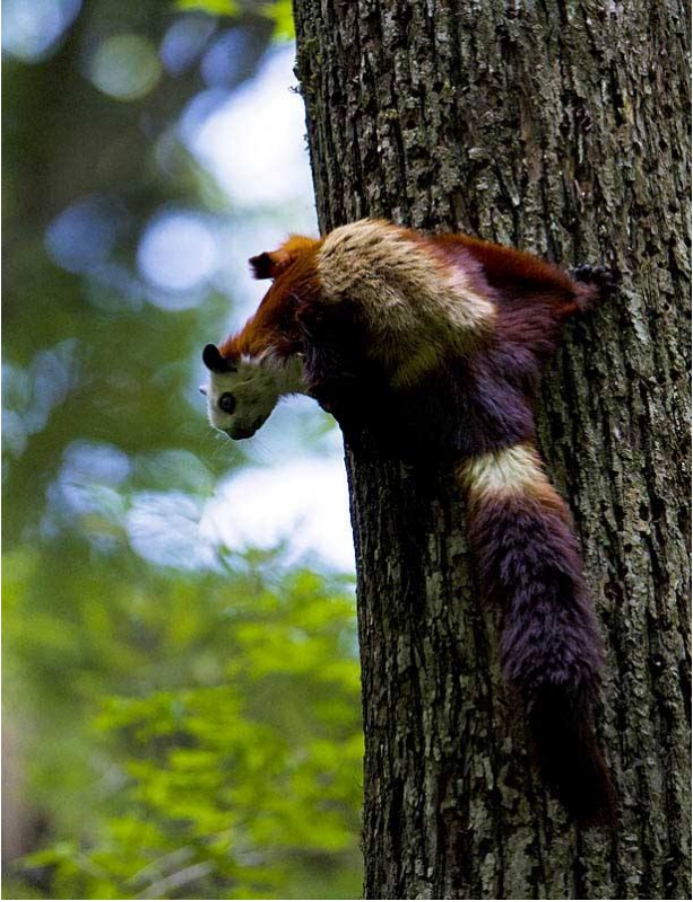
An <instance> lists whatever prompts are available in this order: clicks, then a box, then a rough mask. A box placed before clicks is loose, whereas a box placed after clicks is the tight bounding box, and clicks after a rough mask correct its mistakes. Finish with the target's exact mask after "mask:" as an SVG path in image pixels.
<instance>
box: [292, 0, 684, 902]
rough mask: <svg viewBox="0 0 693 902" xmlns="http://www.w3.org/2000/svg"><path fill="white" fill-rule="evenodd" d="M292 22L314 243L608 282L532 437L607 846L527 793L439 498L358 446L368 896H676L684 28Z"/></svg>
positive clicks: (676, 23)
mask: <svg viewBox="0 0 693 902" xmlns="http://www.w3.org/2000/svg"><path fill="white" fill-rule="evenodd" d="M294 5H295V14H296V22H297V34H298V72H299V77H300V81H301V85H302V90H303V94H304V97H305V101H306V108H307V120H308V134H309V143H310V150H311V157H312V165H313V172H314V177H315V185H316V193H317V200H318V212H319V219H320V225H321V229H322V231H323V232H325V231H328V230H330V229H332V228H333V227H335V226H337V225H340V224H342V223H345V222H348V221H352V220H355V219H358V218H359V217H362V216H367V215H370V216H385V217H389V218H392V219H394V220H395V221H397V222H401V223H405V224H407V225H411V226H415V227H419V228H427V229H448V230H455V229H458V230H466V231H469V232H472V233H477V234H479V235H481V236H482V237H485V238H489V239H492V240H496V241H499V242H502V243H508V244H511V245H515V246H518V247H521V248H525V249H528V250H532V251H534V252H537V253H539V254H541V255H543V256H545V257H547V258H548V259H551V260H555V261H557V262H559V263H560V264H562V265H563V266H566V267H569V266H571V265H573V264H575V263H576V262H580V261H590V262H595V263H596V262H600V261H605V262H607V263H608V264H610V265H612V266H615V267H616V268H617V269H618V271H619V272H620V273H621V275H622V282H621V291H620V293H619V295H618V297H617V298H616V299H615V300H614V301H613V302H612V303H610V304H609V305H608V306H606V307H605V308H603V309H602V310H600V311H599V312H598V313H597V314H596V315H595V316H593V317H592V318H591V319H589V320H585V321H584V322H581V323H579V324H577V325H576V326H574V327H573V328H572V329H571V330H570V331H569V336H568V341H567V345H566V347H565V349H564V350H563V351H562V352H561V353H560V354H559V357H558V359H557V361H556V362H555V364H554V366H553V367H552V369H551V371H550V373H549V374H548V376H547V378H546V380H545V387H544V392H543V402H542V406H541V429H540V431H541V443H542V446H543V451H544V453H545V455H546V457H547V459H548V461H549V465H550V470H551V472H552V475H553V477H554V478H555V479H556V481H557V483H558V485H559V486H560V487H561V489H562V491H563V493H564V495H565V496H566V497H567V499H568V500H569V503H570V505H571V508H572V510H573V513H574V516H575V521H576V527H577V531H578V535H579V538H580V541H581V544H582V548H583V553H584V558H585V564H586V570H587V574H588V578H589V580H590V584H591V588H592V592H593V595H594V598H595V601H596V604H597V607H598V611H599V614H600V617H601V623H602V628H603V632H604V635H605V638H606V642H607V647H608V657H607V667H606V685H605V702H606V707H605V712H604V716H603V718H602V719H601V733H602V741H603V745H604V747H605V749H606V752H607V756H608V759H609V763H610V765H611V768H612V770H613V774H614V778H615V783H616V788H617V793H618V797H619V802H620V821H619V826H618V829H617V831H616V832H615V833H613V835H611V834H607V833H603V832H599V831H594V830H592V831H578V830H577V829H576V828H575V827H574V826H572V825H571V824H570V823H569V822H567V820H566V817H565V815H564V812H563V811H562V810H561V809H560V808H559V807H558V806H557V805H556V803H555V802H554V801H553V800H552V799H550V798H548V797H547V796H546V794H545V793H544V791H543V789H542V787H541V786H540V785H538V783H537V780H536V778H535V777H534V776H533V775H532V773H531V771H530V768H529V766H528V759H527V753H526V743H525V737H524V735H523V726H522V724H521V723H519V722H518V718H517V717H515V716H514V715H515V712H514V711H513V710H511V708H510V707H509V703H508V698H507V695H506V692H505V689H504V687H503V685H502V681H501V679H500V675H499V668H498V651H497V648H498V641H497V639H498V630H497V627H498V623H497V614H496V613H494V612H491V611H489V610H486V609H484V607H483V606H482V605H481V604H480V601H479V594H478V592H477V589H476V584H475V580H474V576H473V571H472V568H471V567H469V566H468V560H467V549H466V544H465V537H464V535H463V532H462V528H461V524H462V523H463V509H462V503H461V501H460V499H459V498H458V497H457V494H456V493H455V492H454V491H453V490H452V480H451V474H450V473H449V472H441V473H439V474H438V475H437V477H436V478H435V479H434V480H433V481H431V479H430V478H427V479H424V478H422V474H421V473H419V472H417V471H416V470H415V469H414V468H412V467H411V466H408V465H405V464H403V463H401V462H398V461H396V460H394V461H393V460H376V461H374V460H372V459H369V458H367V457H366V455H362V454H359V453H357V452H355V451H354V449H351V448H347V469H348V472H349V479H350V491H351V503H352V519H353V525H354V532H355V537H356V548H357V562H358V589H359V592H358V594H359V604H358V607H359V631H360V642H361V661H362V677H363V706H364V721H365V737H366V758H365V812H364V849H365V863H366V880H365V893H366V896H367V897H383V898H427V897H429V898H430V897H432V898H687V897H688V895H689V886H688V874H689V866H688V861H687V856H688V849H689V843H688V839H687V836H688V813H689V810H690V806H689V804H688V799H689V773H690V768H689V762H688V749H689V725H688V720H687V718H688V714H689V710H690V709H689V698H690V695H689V673H690V668H689V660H690V657H689V652H688V646H687V641H688V635H687V627H688V623H689V616H688V609H687V599H688V585H689V583H688V557H687V550H686V545H685V537H686V536H687V535H688V534H689V506H688V481H687V478H686V474H687V464H688V457H687V444H686V442H687V431H686V426H685V418H684V412H683V406H684V404H685V398H686V397H687V391H686V373H687V370H688V359H687V354H688V347H689V341H688V329H687V324H688V314H687V309H686V303H687V299H688V297H689V289H688V281H687V261H688V247H689V241H688V234H687V227H688V222H689V220H688V216H687V213H686V210H685V209H684V204H683V200H682V199H683V198H686V197H688V196H689V186H688V181H687V171H688V170H687V164H688V153H687V138H688V134H689V129H688V125H687V123H688V109H689V105H688V96H687V81H686V71H687V70H686V65H685V60H686V51H687V46H686V39H687V36H688V34H689V26H688V22H687V8H686V5H685V4H684V3H682V2H672V3H667V4H663V3H655V4H651V3H649V2H646V0H636V2H634V3H632V4H628V6H627V7H625V6H623V5H621V4H602V3H600V2H593V0H569V2H567V3H561V4H525V3H510V4H508V3H505V2H500V0H498V2H496V0H493V2H489V3H485V4H478V3H472V2H464V0H429V2H427V3H410V2H408V0H380V2H378V3H375V2H370V0H362V2H358V3H342V4H324V3H322V2H319V0H295V4H294Z"/></svg>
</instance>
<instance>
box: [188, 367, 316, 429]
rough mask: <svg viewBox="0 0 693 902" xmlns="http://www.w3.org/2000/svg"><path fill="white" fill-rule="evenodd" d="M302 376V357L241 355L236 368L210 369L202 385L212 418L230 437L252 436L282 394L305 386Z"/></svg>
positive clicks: (211, 420) (208, 411)
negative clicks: (299, 359) (243, 356)
mask: <svg viewBox="0 0 693 902" xmlns="http://www.w3.org/2000/svg"><path fill="white" fill-rule="evenodd" d="M301 376H302V366H301V364H300V362H299V361H297V360H296V359H294V360H291V361H284V362H280V361H278V360H276V359H275V358H273V357H271V356H268V357H259V358H257V357H256V358H249V357H245V358H241V360H239V362H238V365H237V369H236V370H235V371H233V372H228V373H215V372H210V374H209V384H208V385H207V386H206V387H205V388H203V391H204V393H205V394H206V395H207V413H208V416H209V422H210V423H211V424H212V426H214V428H215V429H219V430H220V431H221V432H225V433H226V434H227V435H228V436H229V438H232V439H243V438H250V436H251V435H255V433H256V432H257V431H258V429H259V428H260V427H261V426H262V425H263V424H264V422H265V421H266V420H267V418H268V417H269V415H270V414H271V413H272V411H273V410H274V408H275V407H276V405H277V401H278V400H279V398H280V397H281V396H282V395H284V394H288V393H290V392H300V391H301V390H302V379H301Z"/></svg>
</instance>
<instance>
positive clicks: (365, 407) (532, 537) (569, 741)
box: [220, 223, 613, 823]
mask: <svg viewBox="0 0 693 902" xmlns="http://www.w3.org/2000/svg"><path fill="white" fill-rule="evenodd" d="M361 225H363V224H361ZM376 225H378V224H376ZM379 225H382V228H383V229H393V228H394V227H393V226H391V225H390V224H388V223H381V224H379ZM399 234H400V236H401V237H402V238H404V239H405V240H407V241H410V242H412V243H414V244H415V245H416V246H417V248H419V249H424V250H425V251H426V252H427V253H429V254H431V255H432V256H434V257H435V258H436V259H437V261H440V260H441V259H442V260H444V261H445V262H446V263H447V264H448V265H449V266H450V267H451V269H457V270H458V272H459V273H461V274H462V275H463V278H462V279H461V282H462V284H463V285H464V289H465V291H469V292H471V293H473V295H475V296H476V297H477V300H478V299H479V298H481V299H483V301H484V302H486V301H490V302H491V304H492V305H493V307H492V308H491V312H492V316H490V317H489V320H488V322H489V324H490V331H489V332H488V333H484V336H483V341H479V342H478V343H476V344H470V346H469V352H468V353H463V352H460V351H459V345H456V344H455V343H454V342H453V341H451V343H450V348H449V350H448V352H447V356H445V354H442V355H440V356H438V357H437V358H436V356H435V355H433V358H432V359H433V360H434V361H436V359H437V360H438V361H439V363H440V365H439V366H437V367H434V368H433V371H425V372H424V373H423V376H422V378H421V380H419V382H417V383H416V384H410V385H407V386H406V388H404V389H403V388H401V387H400V388H397V387H393V385H392V384H391V383H390V382H388V380H387V378H386V376H384V375H383V374H385V373H387V372H388V371H387V369H386V367H384V366H382V367H381V368H380V369H379V368H378V363H379V361H380V358H382V359H383V360H384V359H385V357H386V355H390V357H392V356H393V355H394V356H395V357H396V356H397V351H398V350H399V353H400V356H405V355H406V353H407V344H406V339H407V337H408V336H407V335H406V334H404V335H403V339H402V341H401V343H397V342H392V346H391V347H387V348H385V347H383V346H382V343H381V344H380V345H378V343H377V341H375V340H374V339H373V332H372V331H371V332H369V331H368V329H367V328H366V327H364V326H363V323H362V322H361V320H360V319H359V317H358V314H357V313H355V311H356V310H357V307H358V304H357V303H356V301H358V298H353V300H354V302H355V303H353V304H352V303H350V302H349V301H350V300H352V299H351V298H349V299H347V300H346V301H344V302H343V303H336V304H330V303H329V302H328V303H326V302H325V298H323V297H322V291H323V289H322V285H321V282H320V275H319V269H318V252H319V250H320V248H321V246H322V243H323V242H322V241H317V240H313V239H309V238H303V237H302V236H292V237H291V238H290V239H289V240H288V241H286V242H285V243H284V244H283V245H282V246H281V247H280V248H279V249H278V250H277V251H273V252H271V253H265V254H261V255H260V256H259V257H256V258H253V260H252V261H251V265H252V266H253V268H254V270H255V273H256V275H257V276H258V277H259V278H274V283H273V284H272V286H271V287H270V289H269V291H268V292H267V294H266V295H265V298H264V299H263V301H262V303H261V304H260V307H259V309H258V311H257V313H256V314H255V316H254V317H253V318H252V319H251V320H250V321H249V322H248V323H247V324H246V325H245V327H244V328H243V329H242V330H241V331H240V332H239V333H238V334H237V335H235V336H232V337H231V338H229V339H228V340H227V341H226V342H225V343H224V344H223V345H222V346H221V348H220V350H221V353H222V355H223V356H224V357H226V358H237V357H239V356H240V355H248V356H251V357H257V356H260V355H262V354H264V353H266V352H270V351H271V352H272V353H274V354H276V355H277V356H279V357H289V356H291V355H294V354H297V353H299V352H301V353H303V354H304V357H303V360H302V364H303V372H304V379H305V385H306V386H307V388H308V390H309V391H310V392H311V393H313V394H314V395H315V396H316V397H317V398H319V400H320V401H321V403H322V404H323V406H325V407H326V408H328V409H331V410H333V412H335V415H336V416H337V418H338V420H339V422H340V425H341V426H342V428H343V429H344V430H345V433H347V434H348V435H349V440H350V442H352V444H353V442H354V441H358V438H359V430H360V429H365V430H366V431H368V430H369V429H370V431H371V432H372V433H373V435H375V436H376V437H377V438H378V440H380V437H381V436H382V437H384V440H383V448H387V447H395V448H396V449H398V453H400V454H402V455H404V454H405V453H406V451H407V449H424V450H425V452H426V453H428V454H430V455H431V456H435V455H436V454H438V455H441V456H447V457H448V459H449V457H450V456H452V457H453V458H454V459H456V460H457V461H478V459H479V457H480V456H481V455H485V454H489V453H493V454H495V453H497V452H500V453H503V451H507V450H508V449H513V448H515V447H516V446H518V445H519V444H522V445H524V446H526V447H527V448H531V447H533V443H534V431H535V426H534V411H533V402H534V399H535V397H536V391H537V386H538V383H539V378H540V376H541V373H542V370H543V368H544V366H545V364H546V363H547V361H548V360H549V359H550V357H551V355H552V354H553V352H554V351H555V349H556V348H557V346H558V344H559V342H560V339H561V332H562V327H563V323H564V321H565V319H566V318H567V317H569V316H571V315H572V314H574V313H576V312H578V311H580V310H584V309H587V308H588V307H590V306H591V305H592V304H593V303H594V301H595V300H597V299H598V298H599V297H600V296H601V294H602V292H603V291H606V290H608V285H609V283H608V276H607V274H606V273H605V271H604V270H594V269H593V268H591V267H584V268H583V269H582V270H579V271H578V272H577V273H576V275H575V279H571V278H570V276H569V275H567V274H566V273H565V272H563V271H562V270H560V269H558V268H557V267H555V266H553V265H551V264H549V263H545V262H543V261H542V260H538V259H537V258H535V257H532V256H530V255H528V254H525V253H521V252H520V251H516V250H514V249H512V248H506V247H500V246H498V245H495V244H491V243H489V242H486V241H481V240H479V239H477V238H470V237H467V236H463V235H440V236H433V237H426V236H423V235H421V234H419V233H417V232H412V231H409V230H399ZM355 253H359V251H358V248H356V250H355ZM366 259H367V258H366ZM343 265H344V264H343ZM424 271H425V268H424ZM431 271H432V272H433V273H434V274H433V275H432V276H431V278H432V279H437V278H438V272H440V273H441V277H442V278H445V276H446V273H445V269H444V268H443V267H433V268H432V270H431ZM323 273H324V277H325V282H326V283H327V281H328V274H327V272H326V271H324V270H323ZM369 278H370V273H368V272H367V273H366V275H365V281H366V282H368V280H369ZM381 278H383V279H387V276H384V277H382V276H381ZM360 284H361V283H360V282H359V281H357V280H354V286H355V287H354V289H353V291H354V293H355V294H357V295H358V293H359V285H360ZM427 285H428V283H427ZM435 287H436V289H437V285H436V286H435ZM350 290H351V289H350ZM369 291H370V298H371V300H370V303H371V306H372V307H375V308H376V316H378V315H380V308H378V307H377V303H378V298H379V294H378V291H377V290H376V291H373V283H372V282H371V283H370V284H369ZM469 297H470V295H469V294H467V295H466V297H465V295H464V292H461V294H460V303H461V304H464V303H469ZM373 298H375V302H374V301H373V300H372V299H373ZM328 300H329V299H328ZM404 300H406V301H409V302H411V304H412V307H411V308H409V309H408V311H407V312H408V313H410V314H411V313H412V311H415V310H416V302H417V298H416V297H411V298H410V297H407V298H405V299H404ZM418 300H419V301H420V298H419V299H418ZM473 300H474V298H473V297H472V302H473ZM487 306H490V305H487ZM494 307H495V310H494V309H493V308H494ZM389 315H392V314H391V312H390V314H389ZM440 316H441V319H442V320H444V322H445V324H446V326H447V327H448V329H449V330H450V331H454V329H459V326H458V325H457V324H455V323H453V322H452V319H453V318H452V317H450V313H449V308H447V313H446V308H445V307H444V306H443V305H441V314H440ZM446 317H447V319H446ZM410 321H411V320H410ZM413 322H414V323H416V322H417V320H416V318H415V317H414V318H413ZM419 322H420V321H419ZM415 330H416V326H414V327H412V331H414V332H415ZM375 334H377V330H375ZM395 334H396V333H395ZM415 334H417V333H416V332H415ZM442 334H445V331H444V330H443V332H442ZM426 339H427V340H429V342H433V341H434V340H436V339H435V336H429V335H426ZM437 340H439V341H440V339H437ZM443 341H444V339H443ZM364 350H365V353H364ZM445 350H446V347H445V346H444V347H443V351H445ZM328 405H329V407H328ZM422 411H423V412H424V413H423V414H422ZM385 439H386V441H385ZM388 442H389V443H390V444H389V445H388V444H387V443H388ZM537 460H538V458H537ZM470 472H473V468H472V471H470ZM510 483H511V484H510V485H508V486H506V487H504V489H503V491H502V492H495V493H494V491H490V490H486V489H484V487H483V485H482V484H477V485H474V484H473V480H472V481H469V480H467V481H466V485H465V486H464V487H465V488H466V489H467V491H468V494H469V501H470V503H469V532H470V538H471V541H472V545H473V547H474V549H475V552H476V555H477V558H478V561H479V564H480V570H481V575H482V578H483V580H484V582H485V584H486V586H487V588H488V591H489V594H491V595H493V596H494V597H496V598H498V599H499V601H500V602H501V604H502V606H503V610H504V631H503V642H502V655H503V664H504V671H505V673H506V675H507V677H508V679H509V680H510V681H511V682H512V683H514V684H515V685H516V686H517V687H518V688H519V690H520V692H521V694H522V697H523V699H524V702H525V706H526V711H527V717H528V720H529V723H530V726H531V730H532V735H533V738H534V741H535V743H536V746H537V753H538V757H539V760H540V762H541V764H542V769H543V772H544V774H545V777H546V779H547V782H549V783H550V784H551V785H552V786H553V787H554V789H555V791H556V792H557V794H558V795H559V796H560V797H561V798H562V799H563V801H564V802H565V804H566V805H567V806H568V808H569V809H570V810H571V811H572V812H573V814H574V815H575V817H576V818H577V819H578V820H580V821H582V822H584V823H589V822H591V821H598V820H603V821H604V820H609V819H610V818H611V816H612V810H613V796H612V790H611V786H610V781H609V777H608V772H607V770H606V766H605V764H604V760H603V758H602V756H601V753H600V751H599V749H598V747H597V745H596V738H595V727H594V708H595V703H596V701H597V697H598V691H599V685H600V676H599V669H600V664H601V659H602V652H601V645H600V641H599V634H598V631H597V626H596V620H595V616H594V613H593V610H592V607H591V603H590V600H589V597H588V594H587V591H586V587H585V584H584V580H583V577H582V568H581V563H580V558H579V554H578V546H577V542H576V540H575V537H574V535H573V533H572V529H571V525H570V517H569V513H568V510H567V508H566V506H565V503H564V502H563V500H562V499H561V498H560V496H559V495H558V494H557V493H556V492H555V490H554V489H553V488H552V486H551V485H550V484H549V483H548V481H547V480H546V478H545V477H543V476H540V477H539V478H537V479H536V480H534V481H533V482H532V481H530V482H529V483H527V484H525V483H526V480H525V481H524V482H523V481H522V479H520V480H519V483H518V484H517V485H515V484H513V483H512V480H510Z"/></svg>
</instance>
